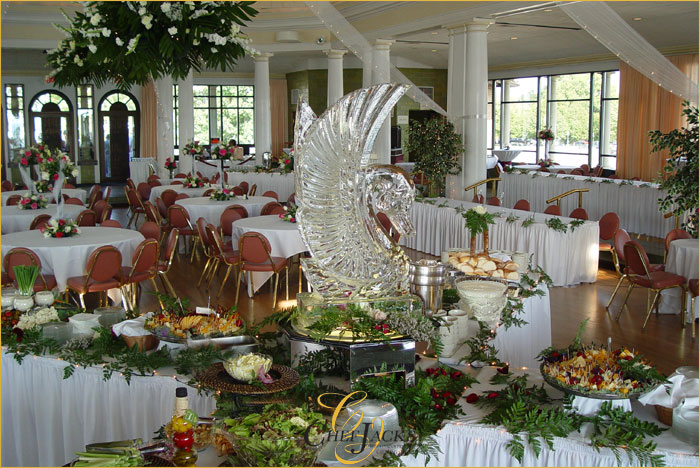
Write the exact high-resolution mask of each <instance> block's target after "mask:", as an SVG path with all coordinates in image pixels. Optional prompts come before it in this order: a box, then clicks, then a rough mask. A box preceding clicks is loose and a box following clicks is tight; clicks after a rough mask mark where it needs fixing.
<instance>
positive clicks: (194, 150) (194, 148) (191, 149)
mask: <svg viewBox="0 0 700 468" xmlns="http://www.w3.org/2000/svg"><path fill="white" fill-rule="evenodd" d="M182 151H183V154H189V155H190V156H192V157H193V158H194V159H197V160H200V159H203V158H204V146H202V145H200V144H199V141H197V140H195V141H189V142H188V143H187V144H186V145H185V147H184V148H183V149H182Z"/></svg>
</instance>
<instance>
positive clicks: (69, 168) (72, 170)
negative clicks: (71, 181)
mask: <svg viewBox="0 0 700 468" xmlns="http://www.w3.org/2000/svg"><path fill="white" fill-rule="evenodd" d="M61 161H64V162H65V166H64V167H63V175H64V176H66V177H78V168H77V167H75V164H73V162H72V161H71V160H70V158H69V157H68V155H67V154H65V153H63V152H61V151H59V150H55V151H54V152H53V153H50V154H48V155H47V156H46V157H45V158H44V160H43V161H42V162H41V165H40V166H39V168H40V169H41V180H47V181H49V182H53V181H55V180H57V179H58V171H59V170H60V168H61Z"/></svg>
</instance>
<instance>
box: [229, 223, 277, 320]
mask: <svg viewBox="0 0 700 468" xmlns="http://www.w3.org/2000/svg"><path fill="white" fill-rule="evenodd" d="M238 251H239V252H240V262H241V268H240V270H239V271H238V280H237V281H236V302H235V304H236V305H238V294H239V292H240V289H241V275H242V274H243V272H244V271H245V272H248V273H249V274H248V280H249V282H250V285H251V287H252V290H253V291H255V286H254V285H253V283H252V281H253V276H252V275H251V274H250V273H252V272H262V271H268V272H272V273H274V275H275V285H274V286H273V288H274V293H273V295H272V309H273V310H274V308H275V306H276V305H277V286H278V284H279V274H280V272H281V271H282V270H283V269H286V270H287V274H286V277H285V278H286V291H287V298H289V268H288V264H287V259H286V258H284V257H273V256H272V254H271V252H272V247H271V246H270V241H269V240H267V238H266V237H265V236H264V235H262V234H260V233H259V232H246V233H245V234H243V235H242V236H241V237H240V238H239V239H238Z"/></svg>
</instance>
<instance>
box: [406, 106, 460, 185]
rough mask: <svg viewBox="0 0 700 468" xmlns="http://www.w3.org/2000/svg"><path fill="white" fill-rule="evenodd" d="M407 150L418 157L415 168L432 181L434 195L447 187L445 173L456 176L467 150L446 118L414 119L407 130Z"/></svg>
mask: <svg viewBox="0 0 700 468" xmlns="http://www.w3.org/2000/svg"><path fill="white" fill-rule="evenodd" d="M406 149H407V150H408V152H409V153H410V154H411V155H413V157H417V161H416V166H415V171H416V172H422V173H423V174H425V177H426V178H427V179H428V181H429V182H430V184H431V195H432V194H433V193H434V194H435V195H437V194H439V193H441V192H442V191H443V190H444V188H445V176H447V175H448V174H450V175H457V174H459V173H460V172H461V170H462V167H461V164H460V160H459V155H460V154H462V153H463V152H464V146H463V145H462V137H461V136H460V135H459V134H458V133H457V132H455V129H454V125H452V123H451V122H449V121H448V120H447V119H444V118H442V117H436V118H433V119H430V120H427V121H424V122H420V121H417V120H414V121H413V122H412V123H411V127H410V129H409V131H408V145H407V147H406Z"/></svg>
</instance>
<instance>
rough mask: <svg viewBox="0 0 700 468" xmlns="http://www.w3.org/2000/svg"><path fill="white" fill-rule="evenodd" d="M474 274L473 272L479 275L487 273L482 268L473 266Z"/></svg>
mask: <svg viewBox="0 0 700 468" xmlns="http://www.w3.org/2000/svg"><path fill="white" fill-rule="evenodd" d="M474 274H475V275H481V276H487V275H486V272H485V271H484V270H482V269H481V268H475V269H474Z"/></svg>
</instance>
